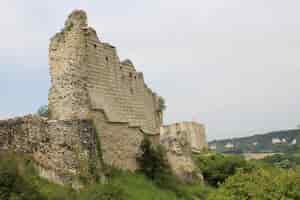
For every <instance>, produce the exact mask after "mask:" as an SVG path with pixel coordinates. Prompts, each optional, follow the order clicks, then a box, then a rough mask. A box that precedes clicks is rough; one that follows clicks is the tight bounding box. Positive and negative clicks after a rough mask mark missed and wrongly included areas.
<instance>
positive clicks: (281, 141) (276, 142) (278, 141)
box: [272, 138, 287, 144]
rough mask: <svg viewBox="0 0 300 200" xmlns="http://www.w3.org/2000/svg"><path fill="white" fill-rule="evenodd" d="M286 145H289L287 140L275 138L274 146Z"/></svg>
mask: <svg viewBox="0 0 300 200" xmlns="http://www.w3.org/2000/svg"><path fill="white" fill-rule="evenodd" d="M284 143H287V141H286V139H285V138H282V139H280V138H273V139H272V144H284Z"/></svg>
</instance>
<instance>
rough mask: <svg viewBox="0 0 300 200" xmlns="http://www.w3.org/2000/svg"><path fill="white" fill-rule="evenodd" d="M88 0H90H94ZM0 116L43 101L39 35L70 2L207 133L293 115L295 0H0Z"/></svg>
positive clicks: (45, 38) (296, 118)
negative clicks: (204, 126)
mask: <svg viewBox="0 0 300 200" xmlns="http://www.w3.org/2000/svg"><path fill="white" fill-rule="evenodd" d="M96 2H97V3H96ZM0 8H1V13H0V24H1V35H0V36H1V37H0V44H1V45H0V58H1V59H0V91H1V96H0V117H8V116H15V115H22V114H25V113H29V112H35V111H36V109H37V108H38V107H39V106H40V105H42V104H46V103H47V94H48V88H49V85H50V84H49V75H48V59H47V53H48V42H49V38H50V37H51V36H52V35H53V34H54V33H55V32H57V31H59V30H60V28H61V27H62V26H63V23H64V20H65V18H66V17H67V15H68V14H69V13H70V12H71V11H72V10H73V9H76V8H81V9H84V10H86V11H87V12H88V16H89V23H90V25H91V26H93V27H94V28H96V30H97V31H98V34H99V36H100V39H101V40H102V41H106V42H110V43H111V44H113V45H114V46H116V47H117V48H118V52H119V56H120V58H121V59H124V58H130V59H131V60H132V61H133V62H134V63H135V65H136V67H137V69H138V70H139V71H143V72H144V73H145V79H146V81H147V83H148V84H149V85H150V87H152V88H153V89H154V90H155V91H157V92H158V93H159V94H160V95H162V96H164V97H165V99H166V101H167V111H166V113H165V121H166V122H167V123H170V122H175V121H182V120H197V121H200V122H203V123H205V124H206V126H207V135H208V138H209V139H215V138H225V137H234V136H245V135H251V134H255V133H262V132H265V131H269V130H278V129H286V128H295V127H296V125H297V124H300V92H299V91H300V84H299V82H300V81H299V77H300V57H299V53H300V12H299V8H300V1H299V0H185V1H182V0H151V1H150V0H148V1H145V0H143V1H141V0H124V1H117V0H110V1H86V0H82V1H78V0H64V1H61V0H51V1H39V0H30V1H24V0H1V2H0Z"/></svg>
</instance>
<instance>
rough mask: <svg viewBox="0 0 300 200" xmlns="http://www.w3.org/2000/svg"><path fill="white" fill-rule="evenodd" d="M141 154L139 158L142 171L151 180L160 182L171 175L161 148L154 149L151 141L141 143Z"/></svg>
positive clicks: (145, 140)
mask: <svg viewBox="0 0 300 200" xmlns="http://www.w3.org/2000/svg"><path fill="white" fill-rule="evenodd" d="M140 148H141V154H140V155H139V156H138V157H137V161H138V163H139V165H140V168H141V169H140V171H141V172H142V173H143V174H145V175H146V176H147V177H148V178H150V179H151V180H154V181H157V182H160V181H162V180H161V179H162V178H163V177H165V176H166V175H169V174H171V172H170V167H169V165H168V161H167V160H166V156H165V153H164V150H163V148H162V147H161V146H157V147H154V146H153V145H152V144H151V142H150V140H149V139H144V140H143V141H142V143H141V146H140Z"/></svg>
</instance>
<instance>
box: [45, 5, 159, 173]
mask: <svg viewBox="0 0 300 200" xmlns="http://www.w3.org/2000/svg"><path fill="white" fill-rule="evenodd" d="M49 63H50V74H51V83H52V86H51V89H50V93H49V111H50V117H51V119H55V120H71V119H91V120H93V122H94V125H95V126H96V128H97V132H98V138H99V139H100V142H101V147H102V151H103V161H104V162H105V163H106V164H111V165H114V166H117V167H120V168H123V169H130V170H134V169H136V168H137V164H136V160H135V157H136V155H137V154H138V148H139V145H140V142H141V140H142V138H143V137H144V135H149V136H150V137H153V138H155V137H156V139H154V141H158V140H159V139H157V138H158V137H159V128H160V126H161V124H162V110H161V108H160V106H159V101H158V96H157V95H156V94H155V93H154V92H152V91H151V89H149V88H148V87H147V85H146V84H145V81H144V76H143V74H142V73H141V72H137V71H136V70H135V67H134V65H133V64H132V62H131V61H130V60H125V61H123V62H121V61H120V59H119V57H118V55H117V51H116V48H115V47H113V46H112V45H110V44H108V43H104V42H101V41H100V40H99V38H98V36H97V33H96V31H95V30H94V29H93V28H91V27H88V25H87V16H86V14H85V12H83V11H81V10H76V11H74V12H72V13H71V14H70V15H69V17H68V19H67V20H66V23H65V27H64V28H63V30H62V31H61V32H60V33H58V34H56V35H55V36H54V37H53V38H52V39H51V43H50V48H49ZM104 116H105V117H104Z"/></svg>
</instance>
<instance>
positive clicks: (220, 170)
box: [196, 154, 254, 187]
mask: <svg viewBox="0 0 300 200" xmlns="http://www.w3.org/2000/svg"><path fill="white" fill-rule="evenodd" d="M196 162H197V165H198V167H199V168H200V170H201V171H202V173H203V176H204V180H205V181H206V182H207V183H208V184H210V185H211V186H214V187H217V186H218V185H219V184H222V183H224V182H225V180H226V179H227V178H228V177H229V176H232V175H234V174H235V173H236V172H237V171H238V170H243V171H251V170H252V169H253V167H254V166H252V165H251V164H249V163H247V161H245V160H244V158H242V157H240V156H234V155H222V154H213V155H202V156H201V155H200V156H198V157H196Z"/></svg>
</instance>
